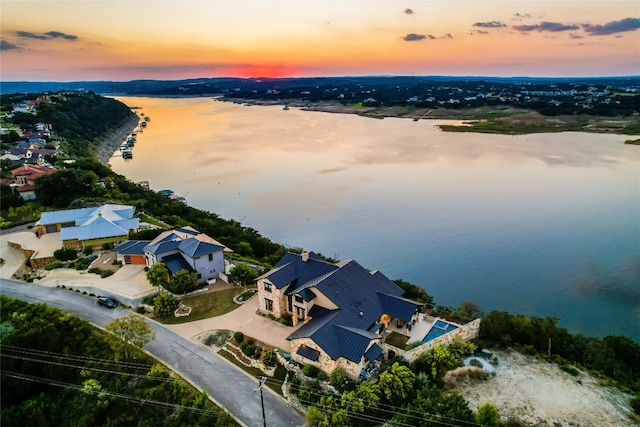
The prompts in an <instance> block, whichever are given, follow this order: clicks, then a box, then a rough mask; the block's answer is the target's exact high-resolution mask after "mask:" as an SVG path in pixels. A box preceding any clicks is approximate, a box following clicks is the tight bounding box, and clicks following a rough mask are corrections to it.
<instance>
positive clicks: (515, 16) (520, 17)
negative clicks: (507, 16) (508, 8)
mask: <svg viewBox="0 0 640 427" xmlns="http://www.w3.org/2000/svg"><path fill="white" fill-rule="evenodd" d="M526 18H531V14H530V13H519V12H518V13H514V14H513V19H514V20H515V21H522V20H523V19H526Z"/></svg>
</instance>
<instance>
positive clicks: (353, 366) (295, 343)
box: [291, 338, 379, 381]
mask: <svg viewBox="0 0 640 427" xmlns="http://www.w3.org/2000/svg"><path fill="white" fill-rule="evenodd" d="M378 344H379V343H378ZM302 345H305V346H307V347H310V348H313V349H315V350H318V351H319V352H320V356H319V357H318V360H317V361H315V362H314V361H312V360H309V359H307V358H304V357H302V356H300V355H299V354H297V351H298V348H300V347H301V346H302ZM291 360H294V361H296V362H298V363H300V364H301V365H313V366H315V367H317V368H318V369H320V370H321V371H323V372H325V373H326V374H327V375H330V374H331V372H333V371H334V369H336V368H343V369H344V370H345V372H346V374H347V376H348V377H349V378H351V379H352V380H354V381H356V380H358V378H359V376H360V372H361V371H362V369H363V368H364V367H365V366H366V365H367V364H368V363H369V362H368V361H367V360H366V359H365V358H364V357H363V358H362V360H361V361H360V363H355V362H352V361H351V360H348V359H345V358H344V357H339V358H338V360H333V359H331V358H330V357H329V355H328V354H327V353H325V352H324V351H322V349H321V348H320V346H319V345H317V344H316V343H314V342H313V340H311V339H310V338H300V339H296V340H292V341H291Z"/></svg>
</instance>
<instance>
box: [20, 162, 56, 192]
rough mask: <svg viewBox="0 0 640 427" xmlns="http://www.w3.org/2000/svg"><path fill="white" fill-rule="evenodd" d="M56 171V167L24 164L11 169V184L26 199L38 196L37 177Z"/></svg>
mask: <svg viewBox="0 0 640 427" xmlns="http://www.w3.org/2000/svg"><path fill="white" fill-rule="evenodd" d="M54 172H56V169H54V168H47V167H44V166H40V165H30V164H26V165H22V166H19V167H17V168H15V169H13V170H11V180H10V181H9V182H8V184H9V186H10V187H12V188H13V189H14V191H17V192H18V193H20V196H21V197H22V198H23V199H24V200H33V199H35V198H36V192H35V190H36V179H38V178H39V177H41V176H42V175H47V174H50V173H54Z"/></svg>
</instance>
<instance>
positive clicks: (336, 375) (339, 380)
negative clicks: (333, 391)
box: [329, 368, 347, 387]
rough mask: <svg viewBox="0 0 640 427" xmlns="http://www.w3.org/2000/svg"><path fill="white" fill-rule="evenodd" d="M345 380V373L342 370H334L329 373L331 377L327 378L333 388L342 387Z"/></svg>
mask: <svg viewBox="0 0 640 427" xmlns="http://www.w3.org/2000/svg"><path fill="white" fill-rule="evenodd" d="M346 379H347V372H346V371H345V370H344V368H336V369H334V370H333V372H331V376H330V377H329V384H331V385H332V386H334V387H340V386H342V385H344V382H345V380H346Z"/></svg>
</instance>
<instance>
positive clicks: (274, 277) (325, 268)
mask: <svg viewBox="0 0 640 427" xmlns="http://www.w3.org/2000/svg"><path fill="white" fill-rule="evenodd" d="M337 269H338V266H336V265H335V264H331V263H329V262H326V261H323V260H322V259H321V258H320V257H319V256H318V255H316V254H315V253H313V252H309V254H308V259H307V260H306V261H304V260H303V257H302V255H299V254H294V253H292V252H287V253H286V254H285V255H284V256H283V257H282V259H281V260H280V261H279V262H278V264H276V267H275V268H274V269H273V270H271V271H269V272H267V273H266V274H263V275H262V276H260V277H258V279H263V278H264V279H267V280H269V282H271V283H273V285H274V286H275V287H276V288H278V289H282V288H284V287H285V286H287V285H289V284H292V282H294V281H295V287H296V289H298V290H296V293H297V292H298V291H299V290H302V289H303V288H305V287H309V285H308V284H307V282H309V281H312V280H314V279H317V278H318V277H319V276H324V275H326V274H327V273H330V272H332V271H335V270H337ZM292 289H293V288H292Z"/></svg>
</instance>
